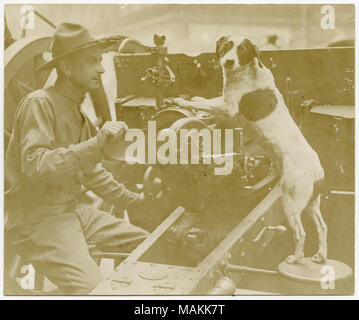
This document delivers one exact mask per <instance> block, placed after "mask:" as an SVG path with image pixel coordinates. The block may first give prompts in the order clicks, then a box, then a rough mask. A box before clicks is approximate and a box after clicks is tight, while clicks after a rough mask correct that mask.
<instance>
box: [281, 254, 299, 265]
mask: <svg viewBox="0 0 359 320" xmlns="http://www.w3.org/2000/svg"><path fill="white" fill-rule="evenodd" d="M302 260H303V257H299V258H298V257H296V256H295V255H294V254H292V255H290V256H288V257H287V258H285V261H286V262H287V263H289V264H297V263H301V262H302Z"/></svg>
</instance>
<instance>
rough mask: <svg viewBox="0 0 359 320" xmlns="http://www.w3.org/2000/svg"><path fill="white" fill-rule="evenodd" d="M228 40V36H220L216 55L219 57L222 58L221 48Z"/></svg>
mask: <svg viewBox="0 0 359 320" xmlns="http://www.w3.org/2000/svg"><path fill="white" fill-rule="evenodd" d="M227 40H228V37H226V36H223V37H221V38H219V39H218V40H217V42H216V56H217V57H218V58H220V55H219V51H220V49H221V47H222V46H223V44H225V42H226V41H227Z"/></svg>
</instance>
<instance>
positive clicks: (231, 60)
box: [216, 36, 263, 70]
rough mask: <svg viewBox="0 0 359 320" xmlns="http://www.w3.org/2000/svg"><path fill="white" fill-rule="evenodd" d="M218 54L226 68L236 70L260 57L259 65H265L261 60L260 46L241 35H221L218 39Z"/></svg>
mask: <svg viewBox="0 0 359 320" xmlns="http://www.w3.org/2000/svg"><path fill="white" fill-rule="evenodd" d="M216 54H217V56H218V57H219V59H220V62H221V65H222V66H223V68H224V69H226V70H235V69H237V68H239V67H242V66H245V65H248V64H250V63H251V62H253V60H254V59H255V58H257V59H258V65H259V67H261V68H262V67H263V65H262V62H261V61H260V52H259V50H258V48H257V47H256V46H255V45H254V44H253V43H252V42H251V41H249V40H248V39H245V38H240V37H229V36H226V37H221V38H220V39H219V40H218V41H217V45H216Z"/></svg>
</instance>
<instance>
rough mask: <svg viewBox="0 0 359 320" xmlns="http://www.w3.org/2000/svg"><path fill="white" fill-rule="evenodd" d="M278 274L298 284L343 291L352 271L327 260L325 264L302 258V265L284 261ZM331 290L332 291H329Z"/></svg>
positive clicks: (344, 265)
mask: <svg viewBox="0 0 359 320" xmlns="http://www.w3.org/2000/svg"><path fill="white" fill-rule="evenodd" d="M278 274H279V275H280V276H282V277H284V278H286V279H288V280H291V281H296V282H300V283H302V284H306V285H309V286H312V287H313V288H317V289H319V290H323V292H324V291H325V292H326V293H329V292H332V293H334V292H333V291H332V290H335V291H337V290H345V289H346V288H348V285H347V284H348V281H347V280H349V279H350V278H351V277H352V275H353V271H352V269H351V268H350V267H349V266H347V265H346V264H345V263H343V262H340V261H337V260H331V259H328V260H327V261H326V262H325V263H321V264H318V263H315V262H313V261H311V258H304V260H303V262H302V263H298V264H289V263H287V262H285V261H283V262H282V263H280V264H279V266H278ZM330 289H332V290H330Z"/></svg>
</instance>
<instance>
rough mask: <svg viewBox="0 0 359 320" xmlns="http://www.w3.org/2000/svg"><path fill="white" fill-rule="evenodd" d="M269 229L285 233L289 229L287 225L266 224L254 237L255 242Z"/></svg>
mask: <svg viewBox="0 0 359 320" xmlns="http://www.w3.org/2000/svg"><path fill="white" fill-rule="evenodd" d="M267 230H270V231H275V232H280V233H283V232H285V231H287V228H286V227H285V226H265V227H264V228H263V229H262V230H261V231H260V232H259V233H258V235H257V236H256V237H255V238H254V239H253V242H258V241H259V240H260V239H261V238H262V236H263V234H264V233H265V232H266V231H267Z"/></svg>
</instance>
